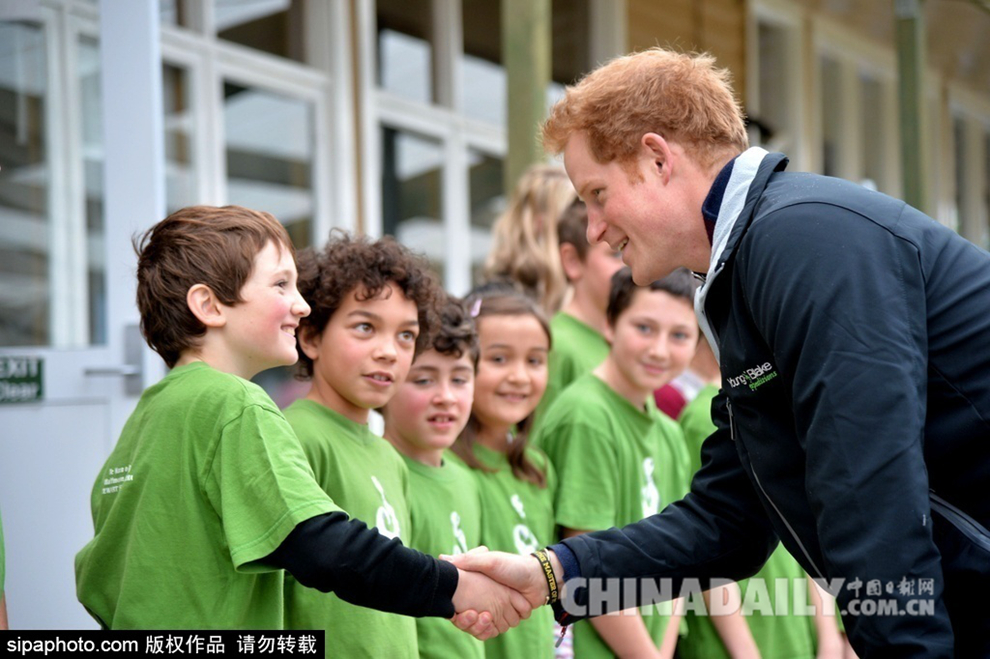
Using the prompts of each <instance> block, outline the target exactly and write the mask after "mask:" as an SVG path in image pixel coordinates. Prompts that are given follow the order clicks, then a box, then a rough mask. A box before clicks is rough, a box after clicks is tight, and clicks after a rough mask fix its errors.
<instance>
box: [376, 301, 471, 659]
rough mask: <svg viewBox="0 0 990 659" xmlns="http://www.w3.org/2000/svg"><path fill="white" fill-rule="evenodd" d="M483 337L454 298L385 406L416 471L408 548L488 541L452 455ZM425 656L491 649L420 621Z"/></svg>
mask: <svg viewBox="0 0 990 659" xmlns="http://www.w3.org/2000/svg"><path fill="white" fill-rule="evenodd" d="M478 352H479V348H478V334H477V330H476V329H475V326H474V322H473V320H472V319H471V316H470V315H469V314H468V313H467V310H466V309H465V308H464V306H463V304H462V303H461V302H459V301H457V300H456V299H454V298H449V299H448V300H447V301H446V303H445V304H444V306H443V309H442V310H441V314H440V328H439V330H438V332H437V335H436V336H435V337H434V339H433V343H432V347H430V348H429V349H427V350H426V351H424V352H423V353H422V354H421V355H419V356H418V357H417V358H416V360H415V361H414V362H413V365H412V368H411V369H410V371H409V375H408V377H407V378H406V380H405V382H403V383H402V384H400V385H399V388H398V391H397V392H396V394H395V396H394V397H393V398H392V400H390V401H389V402H388V404H387V405H386V406H385V407H384V408H383V410H382V415H383V416H384V418H385V438H386V439H387V440H388V441H390V442H391V443H392V445H393V446H394V447H395V448H396V449H397V450H398V451H399V453H401V454H402V458H403V459H404V460H405V463H406V466H407V467H408V468H409V501H408V504H409V510H410V517H411V521H412V534H411V536H410V539H409V546H410V547H413V548H414V549H418V550H420V551H422V552H425V553H427V554H430V555H432V556H437V555H440V554H449V555H457V554H463V553H465V552H467V551H468V550H469V549H471V548H472V547H476V546H477V545H479V544H481V514H482V511H481V499H480V494H479V492H478V484H477V482H476V481H475V479H474V476H473V475H472V474H471V472H470V471H469V470H468V469H467V468H465V467H464V466H463V465H461V464H460V463H459V462H458V461H457V460H450V459H446V456H445V452H446V450H447V449H448V448H450V446H451V445H452V444H453V443H454V440H456V439H457V436H458V435H459V434H460V433H461V430H463V429H464V426H465V425H466V424H467V422H468V419H469V418H470V416H471V403H472V400H473V398H474V377H475V371H476V369H477V365H478ZM416 633H417V635H418V641H419V656H420V657H421V659H426V658H429V659H434V658H435V659H440V658H442V657H451V658H453V657H457V658H458V659H471V658H472V657H473V658H474V659H482V658H483V657H484V656H485V647H484V645H482V643H481V642H480V641H478V640H476V639H473V638H470V637H469V636H467V635H466V634H461V633H459V632H458V631H457V630H456V629H454V628H453V627H452V626H451V625H449V624H447V623H446V622H444V621H441V620H431V619H428V618H420V619H418V620H417V621H416Z"/></svg>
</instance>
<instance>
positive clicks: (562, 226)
mask: <svg viewBox="0 0 990 659" xmlns="http://www.w3.org/2000/svg"><path fill="white" fill-rule="evenodd" d="M557 242H558V243H559V244H561V245H574V251H576V252H577V255H578V258H579V259H581V262H582V263H584V260H585V259H586V258H587V256H588V248H589V247H591V245H590V244H589V243H588V207H587V206H585V205H584V202H583V201H581V200H580V199H575V200H574V202H573V203H572V204H571V205H570V206H568V207H567V210H565V211H564V212H563V214H562V215H561V216H560V219H559V220H557Z"/></svg>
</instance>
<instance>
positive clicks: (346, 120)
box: [162, 0, 358, 245]
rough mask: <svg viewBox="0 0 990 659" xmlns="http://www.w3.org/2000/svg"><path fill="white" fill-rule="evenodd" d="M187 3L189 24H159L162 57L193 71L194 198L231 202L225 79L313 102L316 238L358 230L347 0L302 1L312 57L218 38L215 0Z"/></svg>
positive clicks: (312, 234) (316, 241) (314, 241)
mask: <svg viewBox="0 0 990 659" xmlns="http://www.w3.org/2000/svg"><path fill="white" fill-rule="evenodd" d="M180 1H183V0H180ZM187 8H188V9H189V10H190V23H191V24H192V27H191V28H186V27H176V26H172V25H163V26H162V61H163V63H165V64H169V65H172V66H177V67H180V68H183V69H185V70H186V71H187V72H188V74H189V75H190V76H191V80H190V85H191V89H192V99H191V113H192V117H193V121H194V122H195V126H194V127H195V130H194V131H193V133H192V139H193V144H194V146H193V154H194V158H195V166H196V167H197V170H196V174H195V176H194V179H195V181H196V183H195V185H196V188H197V189H196V192H197V194H198V199H197V202H198V203H208V204H217V205H222V204H225V203H227V201H228V195H227V171H226V154H225V149H226V145H225V139H224V135H225V130H224V119H223V84H224V82H225V81H230V82H234V83H236V84H242V85H245V86H249V87H251V88H257V89H261V90H265V91H270V92H272V93H275V94H280V95H285V96H289V97H292V98H295V99H298V100H301V101H303V102H306V103H307V104H309V105H310V107H311V108H312V109H313V126H312V129H313V137H314V148H313V160H312V180H311V187H310V189H311V191H312V195H313V223H312V226H311V227H310V240H311V243H312V244H313V245H321V244H323V242H325V240H326V238H327V236H328V234H329V232H330V230H331V229H332V228H334V227H340V228H344V229H348V230H353V229H354V228H355V226H356V220H357V215H358V213H357V185H356V182H355V181H356V176H355V174H354V166H353V163H354V162H356V160H357V158H356V155H355V148H356V144H355V140H354V138H353V134H354V129H353V110H352V107H353V93H352V91H351V90H352V85H351V84H350V80H351V75H350V67H349V62H350V13H349V5H348V3H343V2H332V3H325V2H317V1H314V0H306V1H305V3H304V7H303V10H304V12H305V13H306V17H307V20H306V26H305V29H306V31H307V35H309V38H307V40H306V41H307V44H308V46H309V52H308V53H307V57H308V58H309V59H310V62H307V63H301V62H296V61H292V60H287V59H285V58H282V57H278V56H275V55H271V54H269V53H264V52H260V51H257V50H255V49H252V48H248V47H246V46H242V45H240V44H236V43H231V42H228V41H225V40H223V39H220V38H218V37H217V35H216V29H215V27H214V26H215V17H214V11H213V3H212V1H211V0H204V1H203V2H196V3H187Z"/></svg>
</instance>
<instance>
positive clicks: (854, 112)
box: [808, 17, 901, 196]
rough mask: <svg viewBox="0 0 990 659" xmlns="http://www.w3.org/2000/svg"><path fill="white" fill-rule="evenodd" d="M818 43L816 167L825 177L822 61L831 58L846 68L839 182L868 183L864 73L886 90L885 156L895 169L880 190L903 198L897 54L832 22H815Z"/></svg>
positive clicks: (813, 124)
mask: <svg viewBox="0 0 990 659" xmlns="http://www.w3.org/2000/svg"><path fill="white" fill-rule="evenodd" d="M812 43H813V53H814V54H813V76H812V78H813V80H812V87H811V94H810V96H811V98H812V115H813V121H812V122H811V130H809V131H808V132H809V134H810V135H811V136H812V143H813V145H814V152H813V153H814V157H813V162H815V163H816V167H815V169H816V170H817V171H821V169H822V166H823V161H822V158H823V154H822V148H821V143H822V137H823V135H822V116H821V112H822V98H821V65H820V61H821V57H822V56H828V57H829V58H831V59H833V60H835V61H836V62H838V63H839V66H840V68H841V74H840V75H841V80H842V82H841V85H842V90H843V91H842V106H841V108H840V112H841V113H842V117H843V119H842V123H843V124H844V125H845V126H847V127H848V129H847V130H844V131H843V134H842V140H841V143H840V158H839V172H838V174H839V176H841V177H842V178H846V179H849V180H851V181H860V180H862V179H863V178H864V176H865V174H864V172H863V162H862V157H861V155H862V154H861V150H860V142H861V141H862V125H861V122H860V121H859V119H860V117H861V112H860V99H861V94H860V92H861V85H860V84H859V75H860V73H869V74H870V75H872V76H873V77H875V78H876V79H877V80H879V81H880V83H881V85H882V86H883V90H884V91H883V107H882V108H881V109H880V111H881V112H882V114H883V116H884V119H885V120H884V121H883V124H882V125H883V131H884V132H883V144H884V149H885V155H884V157H883V161H884V162H886V163H889V165H890V167H889V168H888V169H886V170H885V171H884V172H883V177H882V179H881V180H880V181H877V182H876V183H877V185H878V187H879V188H880V189H881V190H884V191H886V192H887V193H888V194H891V195H892V196H900V194H901V176H900V144H899V133H898V125H899V118H898V110H897V61H896V55H895V53H894V52H893V51H892V50H890V49H888V48H884V47H882V46H879V45H877V44H875V43H873V42H870V41H869V40H867V39H865V38H862V37H860V36H858V35H856V34H854V33H853V32H852V31H851V30H850V29H849V28H848V27H846V26H843V25H840V24H838V23H835V22H833V21H831V20H829V19H826V18H821V17H816V18H815V19H814V21H813V25H812Z"/></svg>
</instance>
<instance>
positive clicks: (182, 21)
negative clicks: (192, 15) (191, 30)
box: [158, 0, 189, 27]
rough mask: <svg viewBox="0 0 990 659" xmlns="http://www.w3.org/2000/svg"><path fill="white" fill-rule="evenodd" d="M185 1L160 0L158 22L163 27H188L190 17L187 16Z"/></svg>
mask: <svg viewBox="0 0 990 659" xmlns="http://www.w3.org/2000/svg"><path fill="white" fill-rule="evenodd" d="M185 8H186V3H185V2H184V0H158V20H159V21H160V22H161V24H162V25H181V26H182V27H188V26H189V21H188V17H187V16H186V15H185Z"/></svg>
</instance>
